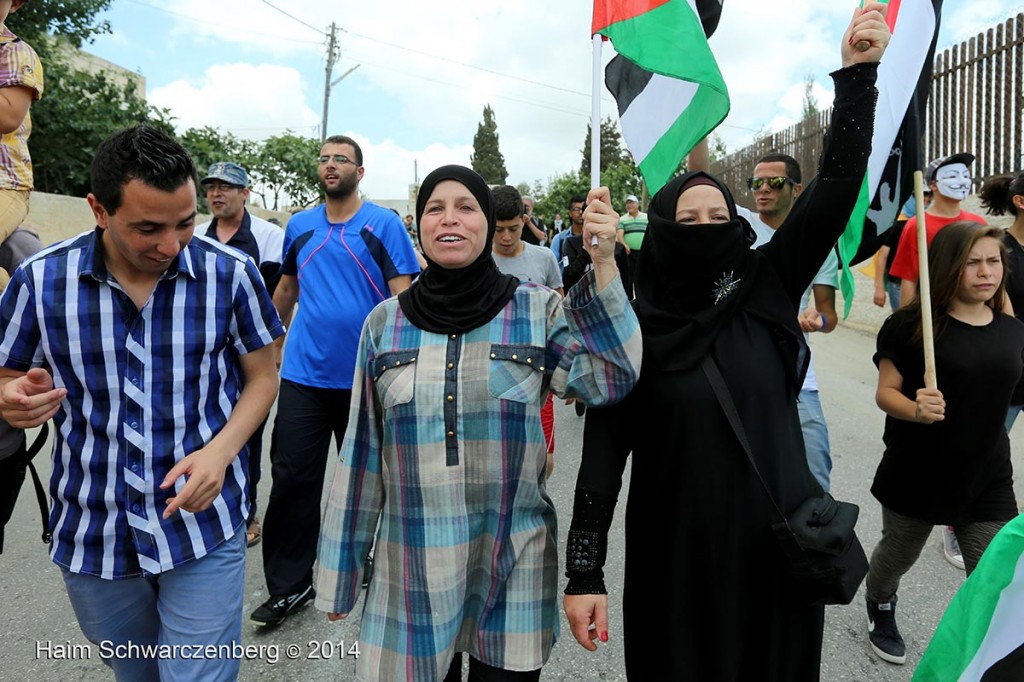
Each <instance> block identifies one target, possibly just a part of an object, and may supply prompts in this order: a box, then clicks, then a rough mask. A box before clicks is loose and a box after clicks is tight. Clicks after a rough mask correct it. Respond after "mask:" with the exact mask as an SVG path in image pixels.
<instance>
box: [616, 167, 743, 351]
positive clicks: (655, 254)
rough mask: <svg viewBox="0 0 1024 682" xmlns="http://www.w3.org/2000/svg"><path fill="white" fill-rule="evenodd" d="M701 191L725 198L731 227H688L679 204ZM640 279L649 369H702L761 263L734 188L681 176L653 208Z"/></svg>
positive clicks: (664, 190)
mask: <svg viewBox="0 0 1024 682" xmlns="http://www.w3.org/2000/svg"><path fill="white" fill-rule="evenodd" d="M696 185H711V186H712V187H715V188H717V189H718V190H720V191H721V192H722V195H723V196H724V197H725V203H726V205H727V206H728V209H729V218H730V220H729V222H727V223H712V224H703V225H683V224H680V223H677V222H676V221H675V215H676V201H677V200H678V199H679V196H680V195H681V194H682V193H683V192H684V191H685V190H686V189H689V188H691V187H694V186H696ZM647 219H648V224H647V232H646V233H645V234H644V248H643V249H641V250H640V260H639V263H638V265H637V274H636V282H635V285H636V304H635V305H636V311H637V316H638V317H639V318H640V329H641V332H642V333H643V339H644V363H645V365H646V364H647V363H648V362H652V363H653V365H654V366H656V367H659V368H661V369H667V370H673V369H688V368H691V367H695V366H697V365H698V364H699V363H700V361H701V358H703V357H704V355H706V354H707V353H708V351H709V350H710V349H711V346H712V344H713V343H714V340H715V337H716V336H717V335H718V332H719V330H720V329H721V327H722V325H723V324H724V323H725V322H726V321H727V320H728V319H729V318H730V317H731V316H732V315H733V314H734V313H735V311H736V309H737V306H739V305H740V303H741V302H742V301H743V300H744V299H745V298H746V297H747V296H748V295H749V292H750V290H751V284H753V281H754V278H755V274H756V272H757V269H758V263H759V259H758V258H756V257H755V254H754V253H753V252H752V251H751V250H750V246H751V245H752V244H753V242H754V239H755V235H754V231H753V229H752V228H751V227H750V225H749V224H748V223H747V221H746V220H744V219H743V218H741V217H739V216H738V215H737V213H736V202H735V201H734V200H733V198H732V194H731V193H730V192H729V188H728V187H726V186H725V184H724V183H722V182H721V181H719V180H718V179H717V178H715V177H713V176H711V175H708V174H707V173H704V172H701V171H693V172H690V173H686V174H684V175H680V176H679V177H677V178H675V179H674V180H672V181H671V182H670V183H669V184H667V185H665V186H664V187H663V188H662V189H661V190H660V191H658V193H657V194H655V195H654V198H653V199H652V200H651V204H650V207H649V209H648V213H647Z"/></svg>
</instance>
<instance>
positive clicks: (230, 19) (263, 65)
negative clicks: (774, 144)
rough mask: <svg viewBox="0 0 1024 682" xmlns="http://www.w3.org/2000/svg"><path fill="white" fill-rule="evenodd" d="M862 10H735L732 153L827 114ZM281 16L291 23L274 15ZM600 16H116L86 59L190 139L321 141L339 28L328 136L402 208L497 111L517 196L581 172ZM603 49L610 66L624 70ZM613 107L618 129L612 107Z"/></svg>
mask: <svg viewBox="0 0 1024 682" xmlns="http://www.w3.org/2000/svg"><path fill="white" fill-rule="evenodd" d="M945 4H946V10H945V12H944V16H943V18H942V32H941V34H940V39H939V48H940V49H941V48H944V47H950V46H952V45H954V44H958V43H959V42H960V41H962V40H964V39H966V38H969V37H971V36H972V35H974V34H976V33H977V32H979V31H981V30H984V29H986V28H988V27H990V26H992V25H994V24H996V23H997V22H1000V21H1003V20H1005V19H1006V18H1008V17H1010V16H1013V15H1015V14H1016V13H1017V12H1020V11H1024V5H1022V3H1021V0H989V2H985V3H962V2H955V1H953V0H947V2H946V3H945ZM854 6H855V3H852V2H849V1H847V0H843V1H838V0H786V1H785V2H763V1H761V0H726V2H725V5H724V10H723V15H722V21H721V24H720V25H719V28H718V31H717V33H715V35H714V36H713V37H712V39H711V47H712V49H713V51H714V53H715V55H716V57H717V59H718V62H719V66H720V68H721V69H722V72H723V74H724V76H725V81H726V84H727V85H728V87H729V91H730V95H731V98H732V112H731V113H730V115H729V117H728V118H727V119H726V120H725V122H724V124H723V125H722V126H720V127H719V128H718V130H717V132H718V134H719V135H720V136H721V137H722V139H723V140H724V141H725V143H726V145H727V147H728V149H729V150H730V151H732V150H735V149H739V148H741V147H743V146H744V145H746V144H747V143H748V142H749V141H750V139H751V138H752V136H753V135H754V133H755V132H756V131H757V130H759V129H761V128H763V127H767V128H768V129H771V130H778V129H780V128H783V127H785V126H787V125H789V124H791V123H793V122H794V121H796V120H797V119H798V118H799V114H800V111H801V108H802V102H803V92H804V82H805V80H806V78H807V76H813V78H814V80H815V82H816V96H817V99H818V102H819V104H820V106H822V107H826V106H828V105H829V104H830V102H831V100H832V91H831V81H830V79H829V78H828V72H829V71H830V70H832V69H834V68H836V67H837V66H838V65H839V49H838V45H839V39H840V36H841V35H842V32H843V30H844V29H845V27H846V25H847V24H848V22H849V19H850V16H851V14H852V10H853V7H854ZM277 8H281V9H277ZM591 8H592V0H591V1H590V2H588V0H546V1H542V0H511V1H510V0H505V1H504V2H493V1H492V2H480V0H432V1H430V2H424V1H423V0H369V1H363V2H356V1H355V0H347V1H346V2H338V3H328V2H323V1H322V0H288V1H287V2H285V1H284V0H270V1H269V2H267V0H173V1H172V0H115V1H114V2H113V6H112V8H111V10H110V11H109V12H107V13H106V14H105V15H104V18H106V19H108V20H109V21H110V23H111V26H112V28H113V32H112V34H110V35H107V36H103V37H101V38H99V39H98V40H97V41H96V42H95V43H94V44H92V45H88V46H85V49H87V50H88V51H90V52H93V53H94V54H97V55H99V56H101V57H103V58H105V59H108V60H110V61H112V62H115V63H117V64H120V65H121V66H124V67H126V68H128V69H131V70H135V71H138V72H139V73H141V74H142V75H143V76H145V78H146V89H147V97H148V99H149V101H150V103H151V104H153V105H156V106H158V107H164V108H167V109H169V110H170V111H171V112H172V114H173V116H174V117H175V118H176V124H177V125H178V126H179V127H180V128H181V129H182V130H184V129H186V128H190V127H199V126H204V125H209V126H213V127H216V128H220V129H223V130H230V131H232V132H233V133H235V134H236V135H239V136H242V137H251V138H261V137H266V136H269V135H274V134H278V133H281V132H283V131H285V130H291V131H293V132H296V133H299V134H304V135H310V136H318V135H319V131H320V121H321V117H322V111H323V93H324V76H325V72H324V61H325V53H326V45H327V33H328V31H329V26H330V25H331V23H332V22H334V23H335V24H336V25H337V26H338V38H339V45H340V48H341V55H340V59H339V61H338V63H337V65H336V66H335V69H334V73H333V76H334V77H335V78H337V77H338V76H341V75H342V74H343V73H345V72H346V71H347V70H348V69H350V68H352V67H355V66H356V65H358V68H356V70H355V71H353V72H352V73H351V74H350V75H349V76H347V77H346V78H345V79H344V80H342V81H340V82H339V83H338V84H337V85H336V86H335V87H334V90H333V93H332V96H331V99H330V113H329V118H328V124H327V130H328V133H330V134H338V133H345V134H349V135H352V136H353V137H354V138H356V139H357V140H358V141H359V142H360V143H361V144H362V145H363V150H364V155H365V160H364V163H365V166H366V176H365V178H364V180H363V183H362V186H361V187H362V189H363V190H364V191H365V192H366V193H367V194H368V195H369V196H370V197H371V198H377V199H400V198H404V197H405V196H406V195H407V192H408V185H409V184H410V183H412V182H413V181H414V178H415V175H414V174H415V172H416V168H417V164H418V171H419V177H421V178H422V177H423V176H424V175H425V174H426V173H427V172H429V171H430V170H431V169H433V168H435V167H437V166H438V165H441V164H443V163H464V164H468V163H469V155H470V153H471V152H472V144H473V135H474V134H475V133H476V128H477V125H478V124H479V122H480V120H481V114H482V111H483V107H484V105H485V104H488V103H489V104H490V105H491V106H492V107H493V108H494V111H495V115H496V119H497V123H498V133H499V135H500V139H501V150H502V152H503V153H504V155H505V160H506V167H507V168H508V170H509V182H511V183H518V182H523V181H525V182H528V183H531V184H532V183H533V182H534V181H535V180H542V181H546V180H547V179H548V178H551V177H553V176H554V175H557V174H559V173H562V172H565V171H567V170H570V169H572V168H575V167H576V166H578V164H579V161H580V149H581V148H582V146H583V141H584V137H585V134H586V126H587V122H588V120H589V117H590V81H591V55H592V49H591V43H590V36H589V35H588V34H589V29H590V14H591ZM612 54H613V53H612V48H611V47H610V46H608V45H607V44H606V46H605V48H604V59H605V61H606V62H607V60H608V59H610V58H611V56H612ZM602 98H603V103H602V108H603V110H604V111H605V112H606V113H609V114H612V115H613V116H614V114H615V107H614V102H613V101H612V99H611V96H610V95H609V94H608V92H607V91H604V92H603V93H602Z"/></svg>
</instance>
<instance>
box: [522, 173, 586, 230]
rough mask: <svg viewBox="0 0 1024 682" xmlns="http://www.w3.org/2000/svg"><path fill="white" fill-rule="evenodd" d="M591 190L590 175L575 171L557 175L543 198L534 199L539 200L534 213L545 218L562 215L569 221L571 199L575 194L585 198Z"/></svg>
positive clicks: (549, 183) (549, 182)
mask: <svg viewBox="0 0 1024 682" xmlns="http://www.w3.org/2000/svg"><path fill="white" fill-rule="evenodd" d="M589 189H590V175H589V173H580V172H579V171H578V170H575V171H569V172H568V173H563V174H561V175H557V176H555V177H554V178H552V179H551V180H550V181H548V185H547V189H546V190H545V191H544V192H543V194H542V195H541V196H536V195H535V196H534V199H536V200H537V204H536V205H535V206H534V213H538V214H540V215H543V216H554V215H555V214H556V213H561V214H562V217H563V218H565V219H566V220H568V214H567V211H568V210H569V199H571V198H572V196H573V195H574V194H582V195H583V196H584V197H585V196H587V191H588V190H589ZM537 194H539V193H537Z"/></svg>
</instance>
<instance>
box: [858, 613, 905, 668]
mask: <svg viewBox="0 0 1024 682" xmlns="http://www.w3.org/2000/svg"><path fill="white" fill-rule="evenodd" d="M868 640H869V641H870V642H871V648H872V649H874V651H875V653H876V654H878V657H879V658H881V659H882V660H883V661H889V662H890V663H895V664H897V665H903V664H904V662H906V660H907V645H906V644H905V643H904V642H903V635H901V634H900V630H899V628H898V627H896V599H895V598H893V600H892V601H884V602H874V601H868Z"/></svg>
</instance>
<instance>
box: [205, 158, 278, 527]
mask: <svg viewBox="0 0 1024 682" xmlns="http://www.w3.org/2000/svg"><path fill="white" fill-rule="evenodd" d="M200 184H201V185H202V186H203V187H204V188H205V189H206V201H207V203H208V204H210V212H211V213H213V220H212V221H210V222H208V223H203V224H202V225H199V226H198V227H196V233H197V234H202V235H206V236H207V237H209V238H210V239H216V240H217V241H218V242H220V243H221V244H225V245H227V246H231V247H233V248H235V249H238V250H239V251H241V252H242V253H244V254H245V255H247V256H249V257H250V258H252V260H253V262H254V263H255V264H256V267H258V268H259V270H260V274H261V275H263V283H264V284H266V285H267V290H268V291H269V292H270V294H271V296H273V294H274V288H275V287H276V286H277V280H278V279H279V278H280V277H281V274H280V270H281V253H282V251H283V249H284V230H282V229H281V228H280V227H278V226H276V225H273V224H271V223H269V222H267V221H266V220H263V219H262V218H258V217H256V216H254V215H252V214H251V213H249V211H248V210H246V208H245V204H246V201H248V199H249V174H248V173H247V172H246V171H245V169H244V168H242V167H241V166H239V165H238V164H237V163H231V162H230V161H220V162H217V163H214V164H212V165H211V166H210V169H209V170H208V171H207V173H206V177H205V178H203V179H202V180H201V181H200ZM266 425H267V420H266V419H264V420H263V422H262V423H261V424H260V425H259V427H258V428H257V429H256V431H255V432H254V433H253V434H252V437H251V438H250V439H249V518H248V519H246V545H247V546H249V547H252V546H253V545H255V544H256V543H258V542H259V541H260V537H261V535H262V529H261V528H260V521H259V519H258V518H257V516H256V486H257V484H259V482H260V474H261V471H262V467H261V461H260V460H261V459H262V456H263V429H264V427H265V426H266Z"/></svg>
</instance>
